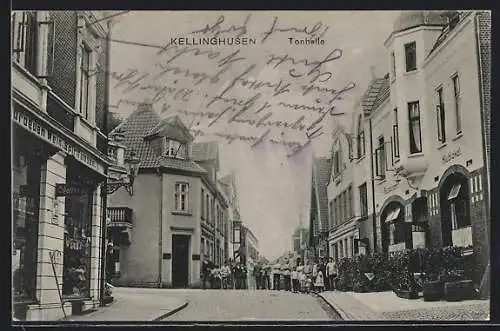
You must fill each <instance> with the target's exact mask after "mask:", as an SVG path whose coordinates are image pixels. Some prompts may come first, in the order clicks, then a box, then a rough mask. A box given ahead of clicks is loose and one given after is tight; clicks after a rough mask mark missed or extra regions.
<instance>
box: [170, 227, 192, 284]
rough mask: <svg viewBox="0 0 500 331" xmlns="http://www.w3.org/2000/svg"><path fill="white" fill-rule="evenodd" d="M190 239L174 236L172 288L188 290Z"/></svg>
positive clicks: (184, 236) (186, 236)
mask: <svg viewBox="0 0 500 331" xmlns="http://www.w3.org/2000/svg"><path fill="white" fill-rule="evenodd" d="M189 237H190V236H188V235H178V234H174V235H172V286H173V287H174V288H186V287H187V286H188V279H189Z"/></svg>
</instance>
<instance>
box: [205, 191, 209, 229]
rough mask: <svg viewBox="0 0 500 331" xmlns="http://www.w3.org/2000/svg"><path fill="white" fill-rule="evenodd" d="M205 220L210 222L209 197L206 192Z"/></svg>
mask: <svg viewBox="0 0 500 331" xmlns="http://www.w3.org/2000/svg"><path fill="white" fill-rule="evenodd" d="M205 220H206V222H207V223H210V198H209V195H208V194H207V195H206V196H205Z"/></svg>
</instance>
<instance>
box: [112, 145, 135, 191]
mask: <svg viewBox="0 0 500 331" xmlns="http://www.w3.org/2000/svg"><path fill="white" fill-rule="evenodd" d="M140 165H141V160H140V159H139V158H138V157H137V155H136V153H135V152H134V151H131V152H130V154H129V156H128V157H127V158H126V159H125V167H126V168H127V175H126V176H124V178H123V180H116V181H110V182H108V191H107V194H112V193H114V192H115V191H116V190H118V189H119V188H120V187H125V189H126V190H127V192H128V194H129V195H130V196H133V195H134V181H135V178H136V177H137V174H138V173H139V168H140Z"/></svg>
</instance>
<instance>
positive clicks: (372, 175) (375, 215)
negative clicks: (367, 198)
mask: <svg viewBox="0 0 500 331" xmlns="http://www.w3.org/2000/svg"><path fill="white" fill-rule="evenodd" d="M368 123H369V126H370V164H371V166H370V176H371V181H372V209H373V218H372V226H373V253H375V252H376V251H377V250H378V245H377V213H376V210H375V174H374V169H373V168H374V161H373V125H372V118H371V116H370V117H369V118H368Z"/></svg>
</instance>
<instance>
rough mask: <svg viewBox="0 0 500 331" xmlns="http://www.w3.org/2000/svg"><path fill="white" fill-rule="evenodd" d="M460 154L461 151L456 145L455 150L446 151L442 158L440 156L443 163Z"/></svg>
mask: <svg viewBox="0 0 500 331" xmlns="http://www.w3.org/2000/svg"><path fill="white" fill-rule="evenodd" d="M461 154H462V151H461V150H460V147H458V148H457V149H456V150H454V151H451V152H448V153H446V154H444V155H443V158H442V160H443V163H448V162H450V161H451V160H453V159H455V158H457V157H459V156H460V155H461Z"/></svg>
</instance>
